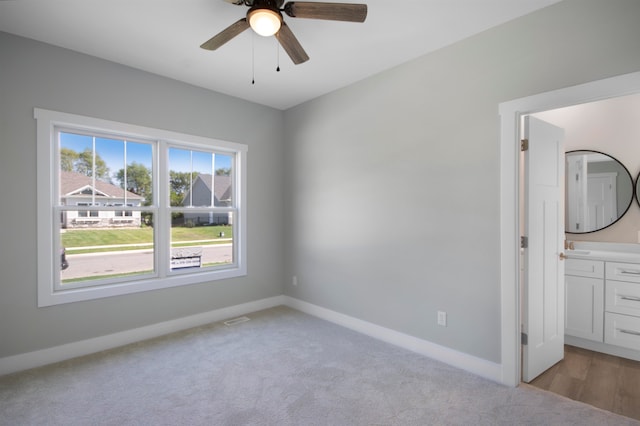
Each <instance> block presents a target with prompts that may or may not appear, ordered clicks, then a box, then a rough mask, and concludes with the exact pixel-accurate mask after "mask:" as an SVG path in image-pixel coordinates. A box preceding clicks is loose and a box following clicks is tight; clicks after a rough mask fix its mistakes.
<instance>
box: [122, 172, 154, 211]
mask: <svg viewBox="0 0 640 426" xmlns="http://www.w3.org/2000/svg"><path fill="white" fill-rule="evenodd" d="M115 178H116V179H117V180H118V181H119V182H120V187H121V188H124V189H126V190H127V191H129V192H133V193H134V194H137V195H140V196H141V197H144V200H145V203H144V204H145V205H147V206H148V205H151V202H152V201H153V193H152V191H151V170H150V169H149V168H147V167H146V166H145V165H144V164H140V163H138V162H135V161H134V162H132V163H131V164H127V173H126V180H125V170H124V169H120V170H118V173H116V176H115Z"/></svg>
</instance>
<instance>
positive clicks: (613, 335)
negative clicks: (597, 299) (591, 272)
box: [604, 262, 640, 350]
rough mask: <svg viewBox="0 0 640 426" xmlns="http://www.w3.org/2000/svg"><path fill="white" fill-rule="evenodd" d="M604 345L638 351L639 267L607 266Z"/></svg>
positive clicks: (635, 265) (639, 335)
mask: <svg viewBox="0 0 640 426" xmlns="http://www.w3.org/2000/svg"><path fill="white" fill-rule="evenodd" d="M605 293H606V307H605V310H606V312H605V339H604V341H605V343H608V344H612V345H616V346H623V347H625V348H629V349H635V350H640V265H638V264H633V263H620V262H607V265H606V290H605Z"/></svg>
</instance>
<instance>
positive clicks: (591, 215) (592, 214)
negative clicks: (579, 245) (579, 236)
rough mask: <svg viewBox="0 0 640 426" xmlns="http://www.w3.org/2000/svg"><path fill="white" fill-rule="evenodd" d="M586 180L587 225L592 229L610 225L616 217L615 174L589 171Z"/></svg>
mask: <svg viewBox="0 0 640 426" xmlns="http://www.w3.org/2000/svg"><path fill="white" fill-rule="evenodd" d="M587 180H588V182H589V183H588V185H587V188H588V189H587V212H588V213H587V226H589V228H588V230H591V231H594V230H596V229H602V228H604V227H607V226H609V225H611V224H612V223H613V222H615V220H616V219H617V218H618V211H617V210H618V208H617V202H618V201H617V197H616V174H615V173H589V175H588V176H587Z"/></svg>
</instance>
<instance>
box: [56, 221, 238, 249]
mask: <svg viewBox="0 0 640 426" xmlns="http://www.w3.org/2000/svg"><path fill="white" fill-rule="evenodd" d="M221 232H222V233H224V237H221V236H220V233H221ZM232 235H233V228H232V227H231V226H194V227H192V228H186V227H184V228H183V227H175V228H172V229H171V240H172V242H174V243H179V242H183V241H199V240H208V241H210V243H211V244H215V243H216V242H221V241H220V240H222V239H228V238H231V237H232ZM60 238H61V240H62V246H63V247H66V248H67V249H73V248H76V247H89V246H109V245H117V244H151V243H153V228H150V227H145V228H121V229H72V230H67V231H66V232H63V233H62V234H61V235H60ZM92 251H95V250H92ZM73 252H74V253H78V251H75V250H73Z"/></svg>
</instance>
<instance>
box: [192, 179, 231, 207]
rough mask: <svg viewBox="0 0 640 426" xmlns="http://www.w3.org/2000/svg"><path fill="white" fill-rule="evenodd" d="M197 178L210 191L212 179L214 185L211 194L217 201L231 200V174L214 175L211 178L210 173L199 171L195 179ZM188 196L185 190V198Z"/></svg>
mask: <svg viewBox="0 0 640 426" xmlns="http://www.w3.org/2000/svg"><path fill="white" fill-rule="evenodd" d="M197 179H200V180H201V181H202V183H204V185H205V186H206V187H207V189H208V190H209V191H211V181H212V180H213V182H214V185H215V188H214V192H213V194H214V196H215V197H216V198H217V199H218V201H220V202H223V201H226V200H231V194H232V192H231V189H232V188H231V182H232V180H231V176H226V175H216V177H215V179H212V175H210V174H206V173H200V174H199V175H198V176H197V177H196V180H197ZM188 196H189V192H187V194H186V196H185V198H186V197H188Z"/></svg>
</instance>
